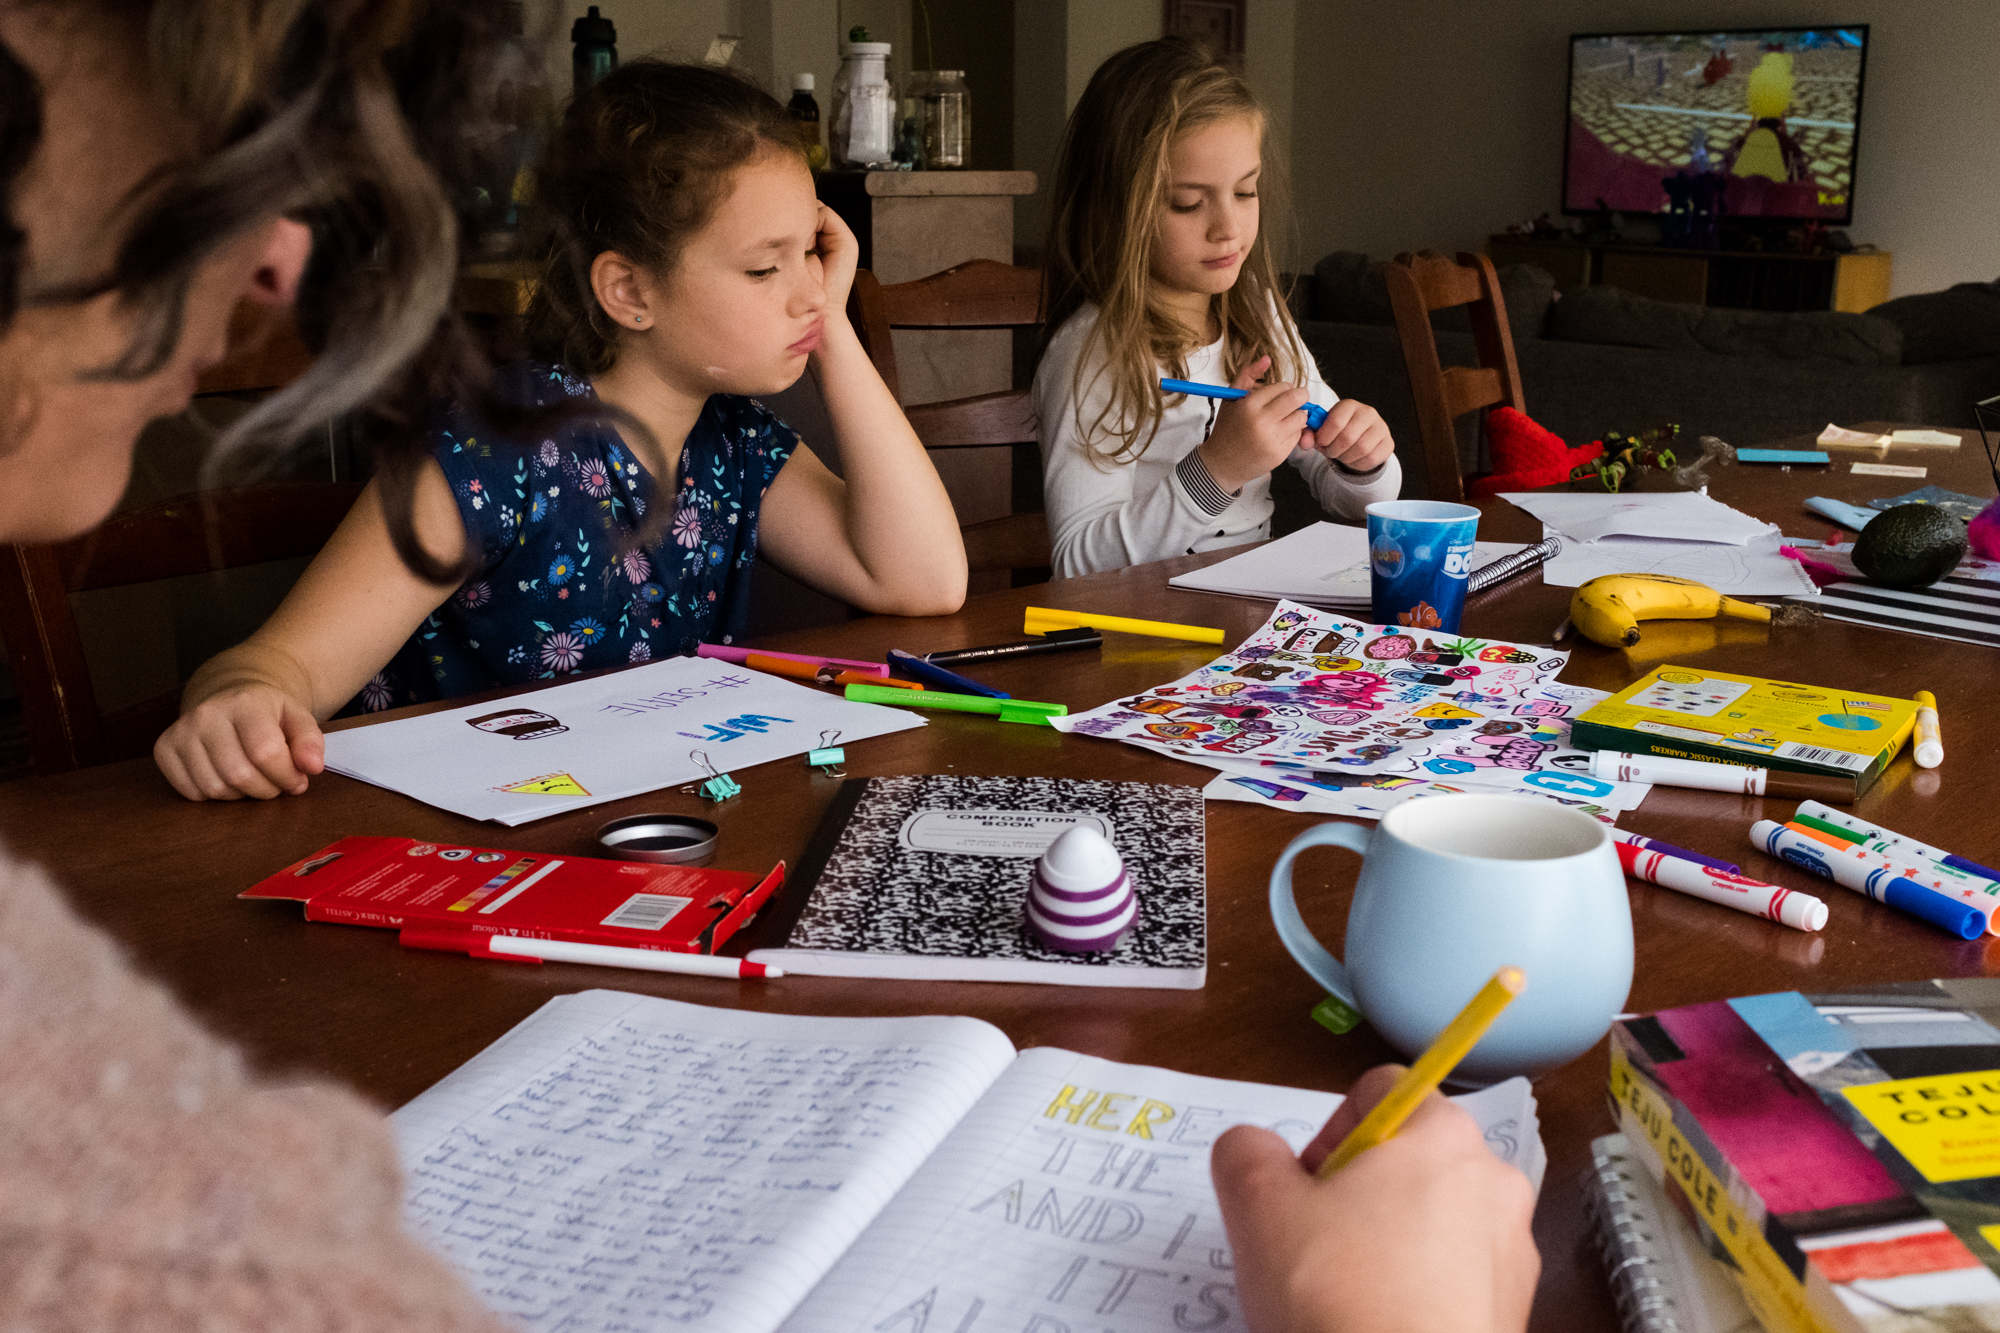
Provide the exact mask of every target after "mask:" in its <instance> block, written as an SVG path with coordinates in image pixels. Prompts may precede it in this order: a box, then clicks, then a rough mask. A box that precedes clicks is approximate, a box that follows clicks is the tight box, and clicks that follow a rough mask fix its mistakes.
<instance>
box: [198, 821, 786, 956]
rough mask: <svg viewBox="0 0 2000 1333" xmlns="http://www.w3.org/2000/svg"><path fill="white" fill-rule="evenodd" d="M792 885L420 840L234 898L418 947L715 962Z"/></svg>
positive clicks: (310, 869) (319, 865) (342, 846)
mask: <svg viewBox="0 0 2000 1333" xmlns="http://www.w3.org/2000/svg"><path fill="white" fill-rule="evenodd" d="M784 882H785V863H784V862H782V861H780V862H779V863H778V864H777V865H776V866H774V867H773V868H772V869H771V871H770V872H769V873H768V874H766V875H764V876H762V877H761V878H760V877H758V876H757V875H754V874H751V873H749V872H746V871H741V870H709V869H705V868H700V867H696V866H677V865H652V864H642V863H639V862H632V861H606V860H602V859H599V858H596V857H587V856H564V855H558V854H554V853H548V852H509V851H501V850H498V849H496V848H491V847H453V846H448V845H446V844H442V843H432V842H419V841H418V840H417V839H415V838H342V839H341V840H340V841H339V842H336V843H334V844H333V845H331V846H329V847H323V848H321V849H320V850H319V851H317V852H314V853H313V854H312V855H311V856H308V857H304V858H303V859H301V860H299V861H296V862H294V863H293V864H291V865H289V866H286V867H285V868H284V869H283V870H280V871H279V872H278V873H277V874H275V875H272V876H271V877H270V878H268V879H264V880H261V881H259V882H258V883H256V884H254V885H252V886H251V887H250V888H248V889H245V890H244V891H243V892H242V893H240V894H238V895H237V896H238V897H240V898H288V899H292V900H293V901H296V902H302V903H304V904H305V905H306V920H308V921H337V922H342V923H345V924H347V925H356V926H382V927H386V928H388V929H390V930H400V931H402V932H403V936H404V942H405V943H406V944H416V945H418V947H426V945H427V944H428V940H430V939H439V938H448V937H457V938H459V939H464V938H466V937H467V936H477V935H518V936H521V937H523V938H526V939H542V940H572V941H575V942H577V943H581V944H612V945H618V946H620V947H623V948H627V949H660V950H667V951H670V952H674V953H701V954H712V953H714V952H715V951H716V949H717V948H719V947H721V945H722V944H723V943H724V942H725V941H727V940H728V939H729V937H730V936H731V935H734V934H735V933H736V932H737V931H738V930H739V929H741V928H742V927H743V926H744V925H745V924H746V923H748V922H749V920H750V918H752V917H753V916H755V915H757V910H758V909H759V908H761V907H762V906H763V905H764V904H765V903H766V902H767V901H769V900H770V898H771V895H772V894H774V893H776V892H777V890H778V888H779V886H781V885H782V884H783V883H784ZM428 947H437V946H435V945H429V946H428Z"/></svg>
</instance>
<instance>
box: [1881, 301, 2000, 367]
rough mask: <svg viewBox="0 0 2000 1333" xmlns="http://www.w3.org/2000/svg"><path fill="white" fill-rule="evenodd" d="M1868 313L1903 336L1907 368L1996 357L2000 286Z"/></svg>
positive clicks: (1890, 303)
mask: <svg viewBox="0 0 2000 1333" xmlns="http://www.w3.org/2000/svg"><path fill="white" fill-rule="evenodd" d="M1868 313H1869V315H1870V316H1872V317H1873V318H1875V319H1886V320H1888V321H1889V322H1890V323H1891V324H1894V325H1895V326H1896V327H1897V328H1899V329H1901V330H1902V331H1903V364H1904V365H1906V366H1927V365H1930V364H1931V363H1933V362H1936V361H1960V360H1964V359H1965V358H1967V357H1974V356H1992V355H1994V354H1995V353H2000V281H1996V282H1961V283H1959V284H1958V285H1957V286H1956V287H1948V288H1946V289H1945V290H1944V291H1941V292H1922V293H1920V294H1918V295H1916V296H1899V297H1897V298H1896V299H1895V300H1893V301H1885V302H1883V303H1882V304H1881V305H1878V306H1876V307H1875V308H1874V309H1873V310H1870V311H1869V312H1868Z"/></svg>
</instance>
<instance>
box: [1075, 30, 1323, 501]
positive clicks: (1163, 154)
mask: <svg viewBox="0 0 2000 1333" xmlns="http://www.w3.org/2000/svg"><path fill="white" fill-rule="evenodd" d="M1241 117H1250V118H1254V119H1255V120H1256V121H1257V124H1258V127H1259V139H1260V141H1261V140H1262V138H1263V131H1264V126H1265V123H1266V122H1265V117H1264V111H1263V108H1262V107H1261V106H1259V105H1258V103H1257V98H1256V96H1255V94H1253V93H1252V92H1251V91H1250V87H1249V85H1248V84H1246V83H1245V82H1244V81H1243V79H1242V78H1241V77H1240V76H1239V75H1237V74H1236V73H1235V72H1233V71H1232V70H1230V69H1229V68H1228V67H1227V66H1225V65H1223V64H1221V63H1220V62H1218V61H1217V60H1216V59H1215V57H1214V56H1213V55H1212V54H1211V53H1210V52H1209V51H1208V49H1207V48H1206V47H1203V46H1201V45H1198V44H1197V43H1194V42H1191V41H1188V40H1186V39H1185V38H1178V37H1168V38H1163V39H1161V40H1160V41H1156V42H1145V43H1142V44H1141V45H1138V46H1128V47H1126V48H1125V49H1124V50H1123V51H1120V52H1118V53H1117V54H1116V55H1114V56H1112V57H1111V58H1110V59H1109V60H1106V61H1105V62H1104V63H1103V64H1102V65H1100V66H1098V68H1097V72H1096V73H1095V74H1093V75H1091V78H1090V85H1089V86H1088V87H1087V88H1085V89H1084V91H1083V97H1082V98H1081V99H1080V100H1079V101H1078V102H1077V104H1076V110H1075V111H1074V112H1072V113H1071V114H1070V118H1069V125H1068V127H1067V128H1066V129H1065V130H1064V132H1063V142H1062V150H1061V154H1060V157H1059V159H1058V162H1057V165H1056V183H1055V193H1054V212H1053V215H1052V217H1051V219H1050V222H1049V240H1048V246H1047V249H1046V253H1045V257H1044V260H1043V264H1044V270H1043V271H1044V278H1043V282H1044V289H1045V292H1046V295H1047V308H1046V319H1047V322H1046V323H1045V324H1044V325H1043V340H1042V351H1043V352H1046V351H1047V350H1048V344H1049V340H1050V339H1052V338H1053V337H1054V336H1055V334H1056V332H1057V331H1058V330H1060V329H1061V328H1062V326H1063V324H1064V323H1065V322H1067V321H1068V320H1069V319H1070V317H1071V316H1073V315H1075V314H1076V313H1077V311H1078V310H1080V309H1082V308H1083V307H1084V306H1085V305H1086V304H1090V305H1095V306H1096V307H1097V311H1098V316H1097V322H1096V324H1095V325H1094V326H1093V327H1092V329H1091V330H1090V333H1089V335H1088V336H1087V337H1086V338H1085V340H1084V345H1083V347H1082V348H1081V349H1080V350H1079V354H1078V356H1077V360H1076V366H1075V368H1074V370H1073V371H1072V372H1071V374H1072V375H1073V377H1074V378H1073V380H1072V384H1071V388H1072V397H1073V400H1074V401H1075V403H1076V407H1075V411H1076V413H1077V429H1078V433H1079V434H1080V435H1081V436H1082V438H1083V440H1084V445H1085V448H1086V450H1087V451H1088V452H1089V454H1090V456H1091V458H1092V459H1093V460H1094V461H1097V462H1100V463H1101V464H1106V465H1108V464H1113V463H1125V462H1132V461H1135V460H1137V459H1138V458H1139V457H1141V456H1142V455H1143V454H1144V453H1145V452H1146V449H1147V447H1148V446H1149V445H1150V444H1151V443H1152V442H1153V437H1154V436H1155V435H1156V434H1157V433H1158V432H1159V428H1160V418H1161V415H1162V413H1163V412H1164V411H1165V410H1166V396H1165V395H1164V394H1163V393H1162V392H1161V391H1160V383H1159V381H1160V374H1161V370H1162V368H1163V367H1164V368H1165V369H1166V370H1168V371H1169V372H1170V373H1171V374H1172V375H1174V376H1175V377H1176V378H1182V377H1185V374H1186V369H1187V354H1188V352H1190V351H1191V350H1193V349H1194V347H1196V346H1197V345H1198V344H1197V342H1196V335H1195V333H1194V332H1193V331H1190V330H1189V329H1188V328H1187V327H1186V326H1185V325H1183V324H1182V323H1181V322H1180V321H1179V320H1177V319H1175V318H1174V317H1173V316H1172V315H1171V314H1169V313H1168V312H1167V311H1166V309H1165V308H1164V307H1163V306H1162V305H1161V304H1160V302H1159V300H1158V297H1157V295H1156V293H1155V292H1154V290H1153V282H1152V266H1153V250H1154V245H1155V240H1156V234H1157V228H1158V225H1159V217H1160V213H1161V211H1162V210H1163V209H1164V208H1165V207H1166V202H1167V190H1168V186H1169V185H1170V184H1171V177H1170V173H1169V171H1168V162H1167V158H1168V154H1169V153H1170V152H1171V151H1172V149H1173V146H1174V144H1175V142H1177V141H1178V140H1179V139H1180V138H1181V137H1182V136H1184V135H1186V134H1189V133H1192V132H1193V131H1195V130H1199V129H1202V128H1205V127H1206V126H1209V125H1213V124H1216V123H1218V122H1221V121H1226V120H1233V119H1237V118H1241ZM1261 148H1262V144H1261V142H1260V150H1261ZM1263 162H1264V169H1263V174H1262V176H1261V178H1260V180H1259V184H1258V193H1259V195H1261V196H1262V198H1263V205H1262V207H1261V208H1260V214H1261V218H1262V220H1263V221H1264V222H1269V221H1270V220H1272V219H1274V218H1279V217H1282V216H1284V210H1283V209H1282V207H1278V206H1276V201H1277V199H1278V198H1279V197H1281V193H1282V191H1281V187H1282V182H1281V181H1280V180H1278V179H1277V175H1278V173H1277V172H1276V171H1275V170H1274V167H1273V164H1272V162H1271V160H1270V158H1269V156H1268V155H1266V156H1264V159H1263ZM1210 308H1211V310H1212V312H1213V313H1214V315H1215V320H1216V323H1217V324H1219V325H1220V326H1221V329H1222V349H1223V350H1222V357H1223V367H1224V372H1223V373H1224V376H1225V377H1226V378H1229V379H1234V378H1235V376H1236V375H1237V374H1239V373H1240V372H1241V371H1242V369H1243V368H1244V367H1245V366H1247V365H1249V364H1251V363H1252V362H1254V361H1256V360H1257V359H1258V358H1259V357H1262V356H1269V357H1270V358H1271V373H1272V375H1274V376H1276V377H1277V378H1279V379H1283V380H1289V381H1292V382H1298V381H1299V380H1301V379H1302V378H1303V375H1302V371H1303V369H1304V367H1305V365H1306V361H1305V353H1304V351H1303V349H1302V348H1301V346H1300V344H1299V338H1298V330H1297V328H1296V327H1295V326H1294V325H1293V323H1292V320H1291V315H1290V313H1289V311H1287V309H1286V308H1285V303H1284V300H1283V298H1282V294H1281V293H1280V292H1279V290H1278V278H1277V270H1276V269H1275V267H1274V266H1273V264H1272V262H1271V245H1270V243H1269V239H1268V227H1266V226H1264V225H1260V226H1259V227H1258V231H1257V239H1256V241H1255V242H1254V243H1253V244H1252V245H1251V247H1250V250H1249V252H1248V253H1247V254H1246V255H1244V257H1243V266H1242V268H1241V269H1240V270H1239V276H1238V278H1237V281H1236V283H1235V285H1234V286H1232V287H1231V288H1230V289H1229V290H1228V291H1227V292H1225V293H1222V294H1220V295H1218V296H1214V297H1211V298H1210ZM1086 367H1093V369H1092V370H1091V371H1090V377H1091V379H1092V380H1095V379H1097V378H1098V377H1102V378H1103V379H1105V380H1106V381H1107V383H1108V387H1109V390H1110V392H1109V394H1108V396H1107V397H1106V398H1105V401H1104V406H1103V407H1102V408H1101V409H1100V410H1099V411H1098V413H1097V416H1096V419H1095V420H1093V421H1089V422H1086V421H1084V419H1083V405H1082V404H1083V398H1084V379H1085V368H1086Z"/></svg>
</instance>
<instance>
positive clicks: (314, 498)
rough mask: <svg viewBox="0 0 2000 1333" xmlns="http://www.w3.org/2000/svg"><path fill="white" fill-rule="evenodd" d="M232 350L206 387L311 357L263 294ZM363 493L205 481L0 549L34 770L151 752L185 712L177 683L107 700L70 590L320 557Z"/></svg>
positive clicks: (277, 372)
mask: <svg viewBox="0 0 2000 1333" xmlns="http://www.w3.org/2000/svg"><path fill="white" fill-rule="evenodd" d="M229 347H230V353H229V355H228V357H226V358H225V359H224V360H223V361H221V362H219V363H217V364H216V365H214V366H212V367H210V368H209V369H208V370H206V371H204V372H203V373H202V375H201V378H200V380H199V382H198V384H197V387H196V392H197V394H198V395H205V394H225V393H226V394H243V393H258V392H264V391H268V390H272V389H278V388H282V387H283V386H284V385H286V384H289V383H290V382H291V381H292V380H294V379H296V378H297V377H298V376H299V375H301V374H303V373H304V372H305V370H306V368H307V367H308V366H310V365H311V364H312V354H311V352H309V351H308V350H307V349H306V347H305V345H304V344H303V343H302V342H300V340H299V337H298V334H297V332H296V331H295V328H294V326H293V324H292V321H291V319H290V317H289V312H288V311H286V310H283V309H280V308H276V307H272V306H266V305H259V304H256V303H253V302H244V303H242V304H241V305H239V306H238V307H237V309H236V310H235V312H234V313H233V315H232V316H231V319H230V326H229ZM360 493H361V487H360V486H359V485H358V484H353V483H329V482H282V483H267V484H263V485H256V486H243V487H236V488H231V489H223V490H208V491H198V492H195V493H193V494H190V495H183V496H179V497H176V498H174V499H170V500H163V501H160V502H159V503H156V504H150V505H145V506H142V507H140V508H136V509H131V510H128V511H126V512H123V513H119V514H115V515H113V516H112V517H111V518H110V519H108V520H106V521H105V523H104V524H103V525H102V526H100V527H99V528H98V529H97V530H96V531H94V532H91V533H88V534H86V535H84V536H82V537H78V538H76V539H75V540H73V541H67V542H59V543H56V544H54V545H49V546H17V545H8V546H0V639H4V640H5V641H6V645H7V657H8V660H9V663H10V665H11V666H12V668H13V672H14V688H15V692H16V694H17V695H18V696H19V698H20V703H21V715H22V721H23V723H24V724H25V728H26V731H27V735H28V747H29V751H30V753H31V755H32V757H33V760H34V766H35V770H36V771H37V772H39V773H44V774H48V773H63V772H67V771H69V770H71V769H75V768H87V767H90V766H92V765H94V764H102V763H109V762H111V761H112V760H115V759H130V758H136V757H138V756H140V755H143V754H146V753H147V752H149V751H150V750H151V749H152V745H153V742H154V740H156V739H157V738H158V737H159V734H160V733H161V732H162V731H164V730H166V729H167V727H168V726H170V725H172V723H173V720H174V718H175V716H176V715H177V714H178V712H179V708H180V691H179V690H178V689H174V690H169V691H166V692H165V693H163V694H160V695H157V696H155V697H154V698H151V699H147V700H144V701H143V702H140V703H137V704H133V705H131V706H130V707H126V708H120V709H117V710H115V711H113V712H111V713H103V712H101V711H100V710H99V708H98V703H97V691H96V688H95V687H94V686H93V684H92V683H91V676H90V667H89V663H88V661H87V660H86V657H85V652H84V634H83V632H82V630H81V629H80V627H79V625H78V621H77V616H76V610H75V607H74V605H73V604H72V602H71V600H70V599H71V597H72V595H74V594H76V593H83V592H91V591H94V590H97V589H103V588H118V587H127V586H132V585H137V584H146V583H150V582H153V581H155V580H159V579H171V578H178V577H183V576H186V575H190V574H203V573H210V572H214V571H219V570H225V569H238V568H242V567H244V566H247V565H256V564H263V563H266V562H268V561H274V560H286V559H295V558H297V557H300V556H309V555H312V554H314V553H315V552H317V551H318V550H319V548H320V547H321V546H323V545H325V544H326V539H327V538H328V537H329V536H331V535H332V533H333V530H334V528H335V527H337V526H339V524H340V520H341V519H342V518H344V517H346V515H347V511H348V510H349V509H350V508H352V507H353V505H354V500H355V497H356V496H357V495H359V494H360Z"/></svg>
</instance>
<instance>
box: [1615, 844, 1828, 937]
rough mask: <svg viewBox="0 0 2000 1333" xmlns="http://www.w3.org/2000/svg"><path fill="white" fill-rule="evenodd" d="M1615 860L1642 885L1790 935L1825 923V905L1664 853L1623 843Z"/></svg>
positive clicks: (1807, 894) (1812, 898) (1758, 881)
mask: <svg viewBox="0 0 2000 1333" xmlns="http://www.w3.org/2000/svg"><path fill="white" fill-rule="evenodd" d="M1618 859H1619V861H1620V862H1622V863H1623V864H1624V866H1625V873H1626V874H1628V875H1634V876H1637V877H1638V878H1640V879H1643V880H1645V881H1646V882H1647V883H1648V884H1657V885H1659V886H1660V887H1661V888H1663V889H1672V890H1674V891H1675V892H1677V893H1685V894H1687V895H1688V896H1690V897H1693V898H1701V899H1704V900H1705V901H1707V902H1711V903H1720V904H1722V906H1724V907H1733V908H1735V909H1736V910H1737V911H1739V912H1748V913H1749V914H1750V915H1751V916H1761V917H1766V918H1768V919H1770V920H1772V921H1776V922H1780V923H1781V924H1783V925H1787V926H1790V927H1792V928H1793V929H1794V930H1818V929H1819V928H1820V927H1822V926H1824V925H1825V924H1826V904H1825V903H1823V902H1821V901H1820V900H1819V899H1817V898H1815V897H1813V896H1812V895H1811V894H1809V893H1800V892H1799V891H1798V890H1796V889H1787V888H1783V887H1781V886H1779V885H1776V884H1766V883H1764V882H1763V881H1762V880H1758V879H1746V878H1745V877H1744V876H1742V875H1732V874H1730V873H1729V872H1728V871H1726V870H1717V869H1715V868H1714V867H1712V866H1705V865H1699V864H1697V863H1695V862H1693V861H1684V860H1682V859H1681V858H1680V857H1678V856H1669V855H1667V854H1666V853H1665V852H1660V851H1653V850H1649V849H1647V848H1643V847H1634V846H1633V845H1632V844H1631V843H1629V842H1621V843H1619V844H1618Z"/></svg>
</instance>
